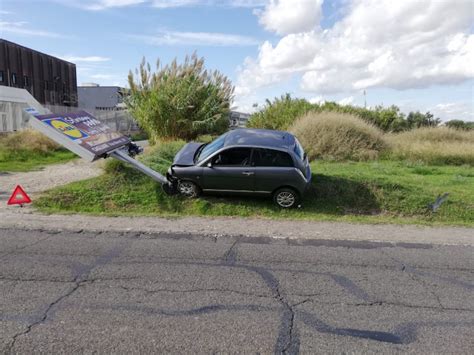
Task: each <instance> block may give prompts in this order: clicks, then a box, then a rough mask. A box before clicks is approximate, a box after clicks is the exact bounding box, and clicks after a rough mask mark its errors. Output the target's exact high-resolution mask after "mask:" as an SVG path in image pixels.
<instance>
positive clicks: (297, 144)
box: [295, 138, 304, 160]
mask: <svg viewBox="0 0 474 355" xmlns="http://www.w3.org/2000/svg"><path fill="white" fill-rule="evenodd" d="M295 154H296V155H297V156H298V158H300V159H301V160H303V159H304V149H303V147H302V146H301V144H300V142H298V140H297V139H296V138H295Z"/></svg>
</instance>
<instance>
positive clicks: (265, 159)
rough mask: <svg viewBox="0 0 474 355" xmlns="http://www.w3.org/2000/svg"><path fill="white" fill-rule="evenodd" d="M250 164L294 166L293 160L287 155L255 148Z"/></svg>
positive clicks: (277, 151)
mask: <svg viewBox="0 0 474 355" xmlns="http://www.w3.org/2000/svg"><path fill="white" fill-rule="evenodd" d="M252 164H253V165H254V166H279V167H293V166H294V164H293V159H291V156H290V155H289V154H288V153H285V152H282V151H279V150H273V149H262V148H256V149H254V150H253V158H252Z"/></svg>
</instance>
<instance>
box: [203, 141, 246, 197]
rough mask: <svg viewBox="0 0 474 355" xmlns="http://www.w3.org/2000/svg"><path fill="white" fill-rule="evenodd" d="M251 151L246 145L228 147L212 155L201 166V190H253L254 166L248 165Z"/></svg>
mask: <svg viewBox="0 0 474 355" xmlns="http://www.w3.org/2000/svg"><path fill="white" fill-rule="evenodd" d="M251 151H252V149H251V148H246V147H242V148H229V149H226V150H223V151H221V152H220V153H218V154H216V155H214V156H213V157H212V158H211V159H210V160H209V161H208V162H206V164H204V167H203V190H208V191H227V192H232V191H236V192H239V191H240V192H252V191H254V189H255V168H254V167H252V166H251V165H250V158H251ZM208 163H210V164H208Z"/></svg>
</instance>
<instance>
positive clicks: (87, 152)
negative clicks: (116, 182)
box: [25, 109, 130, 161]
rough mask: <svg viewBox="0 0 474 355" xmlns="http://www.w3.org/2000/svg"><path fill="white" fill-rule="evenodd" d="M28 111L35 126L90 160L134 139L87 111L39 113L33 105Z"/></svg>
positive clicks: (100, 156)
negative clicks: (116, 130) (113, 128)
mask: <svg viewBox="0 0 474 355" xmlns="http://www.w3.org/2000/svg"><path fill="white" fill-rule="evenodd" d="M25 111H26V112H27V113H29V114H30V115H31V119H30V124H31V125H32V126H33V127H34V128H36V129H37V130H39V131H40V132H41V133H43V134H45V135H46V136H48V137H49V138H51V139H52V140H53V141H55V142H57V143H59V144H60V145H62V146H64V147H65V148H67V149H69V150H70V151H72V152H73V153H75V154H77V155H79V156H80V157H81V158H84V159H86V160H88V161H94V160H96V159H99V158H102V157H105V156H106V155H107V154H108V153H109V152H111V151H114V150H116V149H118V148H121V147H124V146H126V145H127V144H129V143H130V138H128V137H126V136H124V135H122V134H120V133H118V132H115V131H113V130H112V129H110V128H109V127H108V126H107V125H105V124H104V123H102V122H101V121H99V120H98V119H97V118H95V117H94V116H92V115H91V114H90V113H88V112H86V111H78V112H71V113H63V114H49V115H38V114H37V112H36V111H35V110H33V109H26V110H25Z"/></svg>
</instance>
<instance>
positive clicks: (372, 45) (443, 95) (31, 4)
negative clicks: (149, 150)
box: [0, 0, 474, 121]
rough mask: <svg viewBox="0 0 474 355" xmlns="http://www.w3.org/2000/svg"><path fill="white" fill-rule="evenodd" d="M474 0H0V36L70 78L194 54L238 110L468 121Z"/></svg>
mask: <svg viewBox="0 0 474 355" xmlns="http://www.w3.org/2000/svg"><path fill="white" fill-rule="evenodd" d="M473 33H474V0H431V1H428V0H426V1H425V0H397V1H394V0H1V1H0V36H1V37H2V38H5V39H8V40H11V41H13V42H17V43H19V44H22V45H25V46H27V47H31V48H34V49H36V50H40V51H43V52H46V53H48V54H52V55H55V56H58V57H61V58H65V59H67V60H69V61H71V62H74V63H76V64H77V69H78V81H79V83H82V82H96V83H100V84H101V85H126V77H127V73H128V71H129V69H134V68H136V67H137V65H138V64H139V62H140V60H141V58H142V57H143V56H145V57H146V58H147V59H148V60H149V61H150V62H155V60H156V59H157V58H160V59H161V60H162V61H164V62H168V61H170V60H172V59H173V58H174V57H178V58H183V57H184V56H185V55H186V54H187V53H192V52H193V51H195V50H196V51H197V53H198V55H200V56H204V57H205V58H206V62H207V66H208V67H209V68H212V69H218V70H220V71H222V72H224V73H225V74H226V75H227V76H229V77H230V78H231V79H232V80H233V82H234V84H235V85H236V98H235V103H234V104H235V106H236V107H238V108H239V109H240V110H243V111H249V110H251V109H252V105H253V104H254V103H258V104H259V105H260V106H261V105H262V104H263V103H264V100H265V99H266V98H273V97H275V96H280V95H281V94H282V93H286V92H288V93H291V94H292V95H293V96H297V97H305V98H307V99H309V100H311V101H313V102H317V101H323V100H326V101H327V100H331V101H337V102H340V103H346V104H347V103H350V104H354V105H361V106H362V105H364V95H363V93H364V90H365V91H366V97H367V105H368V106H374V105H378V104H383V105H385V106H387V105H392V104H395V105H398V106H400V107H401V108H402V110H403V111H410V110H421V111H427V110H429V111H431V112H433V113H435V114H436V115H437V116H439V117H441V118H442V119H443V120H449V119H455V118H457V119H464V120H470V121H474V89H473V84H474V34H473Z"/></svg>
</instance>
